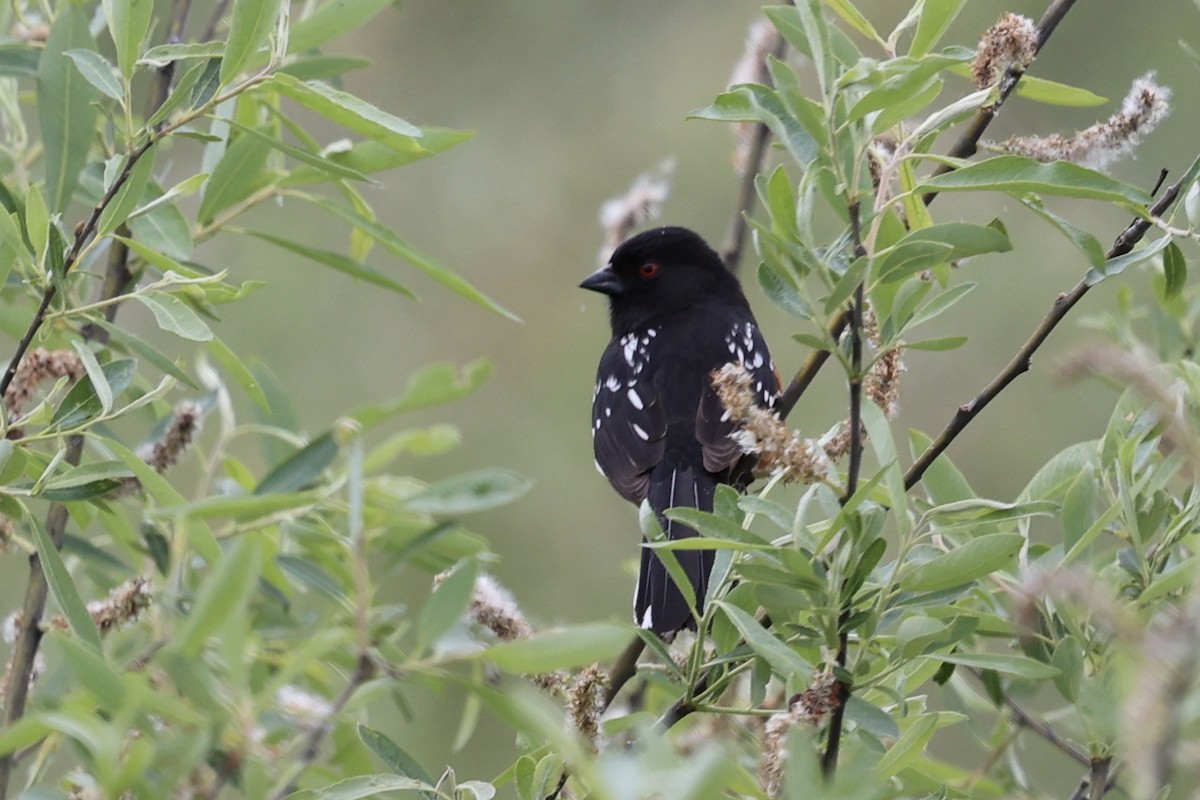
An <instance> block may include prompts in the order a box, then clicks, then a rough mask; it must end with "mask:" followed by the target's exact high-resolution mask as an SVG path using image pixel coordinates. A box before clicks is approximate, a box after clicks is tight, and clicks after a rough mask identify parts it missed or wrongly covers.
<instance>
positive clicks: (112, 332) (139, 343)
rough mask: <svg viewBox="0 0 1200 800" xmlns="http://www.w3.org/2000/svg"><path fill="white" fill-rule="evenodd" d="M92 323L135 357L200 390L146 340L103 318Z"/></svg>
mask: <svg viewBox="0 0 1200 800" xmlns="http://www.w3.org/2000/svg"><path fill="white" fill-rule="evenodd" d="M91 321H92V322H93V323H95V324H96V325H99V326H100V327H101V328H103V329H104V330H106V331H108V335H109V336H110V337H111V340H112V341H113V342H116V343H117V344H119V345H121V346H122V347H126V348H128V349H129V350H131V351H132V352H133V353H134V354H135V355H138V356H141V357H142V358H143V359H145V360H146V361H148V362H149V363H151V364H153V365H154V366H155V367H157V368H158V369H159V370H160V371H162V372H163V373H164V374H166V375H170V376H171V377H172V378H174V379H175V380H177V381H179V382H180V383H182V384H184V385H185V386H188V387H190V388H192V389H197V390H198V389H199V388H200V387H199V386H197V385H196V382H195V381H193V380H192V379H191V377H190V376H189V375H188V374H187V373H186V372H184V371H183V370H182V369H180V368H179V367H178V366H177V365H176V364H175V362H174V361H172V360H171V359H169V358H167V357H166V356H165V355H163V354H162V353H160V352H159V351H158V350H155V349H154V348H153V347H151V346H150V345H149V344H148V343H147V342H146V341H145V340H143V339H140V338H138V337H137V336H134V335H133V334H132V333H130V332H128V331H126V330H125V329H124V328H122V327H121V326H119V325H113V324H112V323H110V322H108V321H107V320H105V319H103V318H96V319H93V320H91Z"/></svg>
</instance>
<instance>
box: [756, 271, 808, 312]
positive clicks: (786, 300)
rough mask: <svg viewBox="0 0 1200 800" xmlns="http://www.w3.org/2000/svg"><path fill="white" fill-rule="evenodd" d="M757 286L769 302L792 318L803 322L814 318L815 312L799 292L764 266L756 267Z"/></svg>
mask: <svg viewBox="0 0 1200 800" xmlns="http://www.w3.org/2000/svg"><path fill="white" fill-rule="evenodd" d="M758 285H759V286H761V287H762V290H763V294H765V295H766V296H767V297H768V298H769V299H770V300H771V302H773V303H774V304H775V305H777V306H779V307H780V308H781V309H783V310H784V311H786V312H787V313H789V314H791V315H792V316H795V317H799V318H800V319H805V320H812V319H815V318H816V312H814V311H813V308H812V306H810V305H809V304H808V301H807V300H805V299H804V297H803V296H802V295H801V294H800V291H799V290H798V289H797V288H796V287H795V286H794V285H793V284H792V283H791V282H789V281H787V280H786V279H784V278H781V277H780V276H779V274H778V273H777V272H775V270H773V269H771V268H770V267H768V266H767V265H766V264H759V265H758Z"/></svg>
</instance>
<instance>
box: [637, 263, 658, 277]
mask: <svg viewBox="0 0 1200 800" xmlns="http://www.w3.org/2000/svg"><path fill="white" fill-rule="evenodd" d="M638 271H639V272H641V273H642V277H643V278H653V277H654V276H655V275H657V274H658V264H655V263H654V262H653V261H647V262H646V263H645V264H642V266H641V269H639V270H638Z"/></svg>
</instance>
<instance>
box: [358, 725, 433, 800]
mask: <svg viewBox="0 0 1200 800" xmlns="http://www.w3.org/2000/svg"><path fill="white" fill-rule="evenodd" d="M358 738H359V739H360V740H361V741H362V743H363V744H365V745H366V746H367V749H369V750H370V751H371V752H372V753H374V754H375V755H376V756H377V757H378V758H379V760H380V761H382V762H383V763H384V765H385V766H387V767H388V768H389V769H391V770H392V772H394V773H396V774H397V775H402V776H404V777H406V778H413V779H414V780H418V781H423V782H424V783H430V784H431V783H433V782H434V781H433V778H432V777H430V775H429V773H428V772H426V771H425V768H424V767H422V766H421V764H420V763H419V762H418V761H417V760H416V759H415V758H413V757H412V756H410V755H409V754H408V753H406V752H405V751H404V750H402V749H401V748H400V746H399V745H398V744H396V743H395V742H393V741H392V740H391V739H389V738H388V737H387V736H385V735H384V734H382V733H380V732H379V731H377V730H374V729H372V728H368V727H367V726H366V725H363V724H362V723H361V722H360V723H359V724H358ZM426 797H427V798H429V799H430V800H434V798H435V795H433V794H429V793H427V794H426Z"/></svg>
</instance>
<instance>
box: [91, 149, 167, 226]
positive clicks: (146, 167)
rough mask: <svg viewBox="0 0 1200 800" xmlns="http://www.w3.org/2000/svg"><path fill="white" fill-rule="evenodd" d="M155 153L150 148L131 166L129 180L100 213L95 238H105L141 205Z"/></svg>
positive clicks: (155, 150)
mask: <svg viewBox="0 0 1200 800" xmlns="http://www.w3.org/2000/svg"><path fill="white" fill-rule="evenodd" d="M157 152H158V148H157V147H151V148H150V149H149V150H147V151H146V152H144V153H142V155H141V157H140V158H139V159H138V160H137V163H136V164H134V165H133V169H132V171H131V172H130V173H129V178H128V179H126V181H125V183H123V184H121V188H120V189H118V190H117V193H116V195H115V196H114V197H113V199H112V202H110V203H109V204H108V205H107V206H105V207H104V210H103V211H101V212H100V221H99V223H98V224H97V230H96V236H97V237H101V236H107V235H108V234H110V233H112V232H113V231H115V230H116V229H117V228H119V227H120V226H121V223H123V222H125V221H126V220H127V219H128V218H129V215H130V214H131V213H133V210H134V209H135V208H137V207H138V206H139V205H140V204H141V202H142V197H144V196H145V194H146V184H147V183H148V182H149V181H150V174H151V173H152V172H153V171H154V156H155V154H156V153H157Z"/></svg>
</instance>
